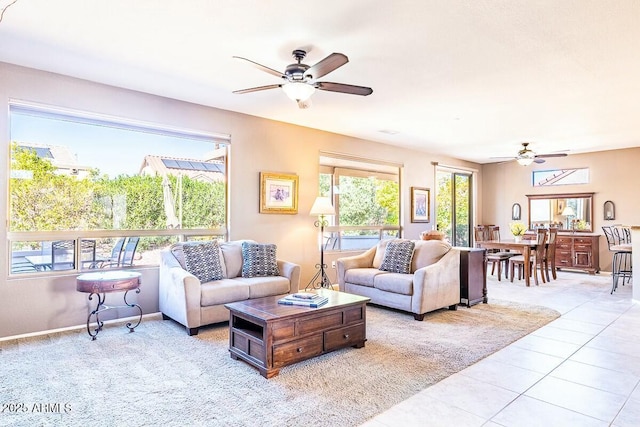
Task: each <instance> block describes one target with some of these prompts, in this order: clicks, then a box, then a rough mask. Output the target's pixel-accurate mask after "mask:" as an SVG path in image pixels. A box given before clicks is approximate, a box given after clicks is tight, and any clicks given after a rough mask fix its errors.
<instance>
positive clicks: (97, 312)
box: [87, 288, 142, 341]
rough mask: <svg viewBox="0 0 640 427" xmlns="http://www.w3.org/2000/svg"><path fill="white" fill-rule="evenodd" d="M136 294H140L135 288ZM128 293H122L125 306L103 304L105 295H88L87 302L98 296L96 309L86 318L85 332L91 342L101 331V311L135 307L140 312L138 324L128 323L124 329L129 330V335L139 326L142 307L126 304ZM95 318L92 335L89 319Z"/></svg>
mask: <svg viewBox="0 0 640 427" xmlns="http://www.w3.org/2000/svg"><path fill="white" fill-rule="evenodd" d="M135 291H136V293H137V294H139V293H140V288H137V289H136V290H135ZM128 293H129V291H126V292H125V293H124V303H125V305H113V306H111V305H106V304H105V303H104V300H105V297H106V295H105V293H96V292H94V293H91V294H89V301H92V300H93V296H94V295H97V296H98V303H97V304H96V309H95V310H93V311H92V312H91V313H89V317H87V332H88V333H89V335H90V336H91V340H92V341H93V340H95V339H96V337H97V336H98V332H100V331H101V330H102V327H103V326H104V322H103V321H101V320H100V313H102V312H103V311H107V310H112V309H114V308H125V307H132V308H133V307H135V308H137V309H138V310H139V311H140V317H138V322H137V323H136V324H135V325H134V326H132V324H133V323H132V322H128V323H127V324H126V327H127V328H129V333H131V332H133V331H134V329H135V328H137V327H138V325H140V322H141V321H142V307H140V306H139V305H138V304H132V303H129V302H127V294H128ZM93 316H95V318H96V319H95V321H96V328H95V329H94V331H93V333H92V332H91V317H93Z"/></svg>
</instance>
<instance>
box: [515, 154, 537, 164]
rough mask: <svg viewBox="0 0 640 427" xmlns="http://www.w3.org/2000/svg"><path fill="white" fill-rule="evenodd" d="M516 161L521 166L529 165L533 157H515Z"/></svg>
mask: <svg viewBox="0 0 640 427" xmlns="http://www.w3.org/2000/svg"><path fill="white" fill-rule="evenodd" d="M516 161H517V162H518V163H520V164H521V165H522V166H529V165H530V164H531V163H533V157H528V156H520V157H518V158H517V159H516Z"/></svg>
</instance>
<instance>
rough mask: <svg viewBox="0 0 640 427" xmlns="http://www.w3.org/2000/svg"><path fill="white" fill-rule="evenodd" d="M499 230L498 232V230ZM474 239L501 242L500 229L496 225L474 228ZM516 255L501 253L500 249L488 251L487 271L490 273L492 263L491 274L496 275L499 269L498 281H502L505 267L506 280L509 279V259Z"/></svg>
mask: <svg viewBox="0 0 640 427" xmlns="http://www.w3.org/2000/svg"><path fill="white" fill-rule="evenodd" d="M496 229H497V230H496ZM474 237H475V240H476V242H477V241H490V240H500V229H499V228H498V227H497V226H494V225H477V226H475V227H474ZM514 255H516V254H515V253H513V252H501V251H499V250H498V249H489V250H487V256H486V257H485V259H486V270H487V271H489V263H491V274H492V275H493V274H494V273H495V269H496V266H497V267H498V281H501V279H502V267H503V265H504V278H505V279H507V278H508V275H507V272H508V265H509V264H508V263H509V258H511V257H512V256H514Z"/></svg>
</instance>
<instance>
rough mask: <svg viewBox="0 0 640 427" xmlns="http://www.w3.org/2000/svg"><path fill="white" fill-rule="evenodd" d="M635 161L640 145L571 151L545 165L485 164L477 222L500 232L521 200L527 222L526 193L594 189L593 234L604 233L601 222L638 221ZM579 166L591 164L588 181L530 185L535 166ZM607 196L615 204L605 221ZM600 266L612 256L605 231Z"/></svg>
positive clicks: (605, 268)
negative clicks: (614, 214) (497, 228)
mask: <svg viewBox="0 0 640 427" xmlns="http://www.w3.org/2000/svg"><path fill="white" fill-rule="evenodd" d="M558 148H559V149H560V148H562V147H558ZM639 165H640V148H631V149H625V150H611V151H601V152H597V153H588V154H570V155H569V156H567V157H564V158H550V159H547V161H546V162H545V163H543V164H540V165H538V164H535V163H534V164H532V165H531V166H526V167H525V166H520V165H519V164H518V163H517V162H515V161H511V162H506V163H500V164H495V163H494V164H491V165H484V166H483V167H482V177H483V186H482V190H483V191H482V195H483V196H482V198H483V204H482V210H481V213H480V215H479V217H480V218H479V222H478V223H484V224H496V225H499V226H500V228H501V229H502V230H508V229H509V228H508V226H509V223H510V222H511V206H512V205H513V204H514V203H520V205H521V206H522V219H523V221H525V222H526V221H527V219H528V215H529V211H528V201H527V197H526V195H527V194H553V193H556V194H558V193H585V192H594V193H595V194H594V196H593V202H594V206H593V214H594V224H593V226H594V228H593V230H594V232H595V233H598V234H603V233H602V226H603V225H613V224H632V225H633V224H640V197H639V195H638V191H637V182H638V179H637V178H636V176H635V173H634V171H637V170H638V167H639ZM581 167H587V168H589V177H590V183H589V184H585V185H563V186H555V187H547V188H543V187H536V188H534V187H533V186H532V178H531V172H532V171H533V170H548V169H561V168H581ZM607 200H611V201H613V203H614V204H615V207H616V218H615V220H614V221H605V220H604V214H603V205H604V202H605V201H607ZM503 234H505V233H504V232H503ZM507 236H508V232H507ZM503 237H506V236H503ZM600 268H601V269H602V270H603V271H609V272H610V271H611V254H610V253H609V251H608V249H607V241H606V239H605V237H604V235H602V236H601V237H600Z"/></svg>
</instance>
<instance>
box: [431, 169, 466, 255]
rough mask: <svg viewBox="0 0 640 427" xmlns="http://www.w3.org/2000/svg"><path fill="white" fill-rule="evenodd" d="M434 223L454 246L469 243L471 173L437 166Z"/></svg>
mask: <svg viewBox="0 0 640 427" xmlns="http://www.w3.org/2000/svg"><path fill="white" fill-rule="evenodd" d="M436 185H437V188H436V221H437V222H436V225H437V227H438V230H439V231H442V232H444V233H445V234H446V235H447V238H448V239H449V241H450V242H451V244H452V245H453V246H466V247H469V246H471V231H472V229H471V228H472V224H471V218H472V210H471V209H472V193H473V192H472V188H473V187H472V174H471V172H464V171H453V170H450V169H437V170H436Z"/></svg>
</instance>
